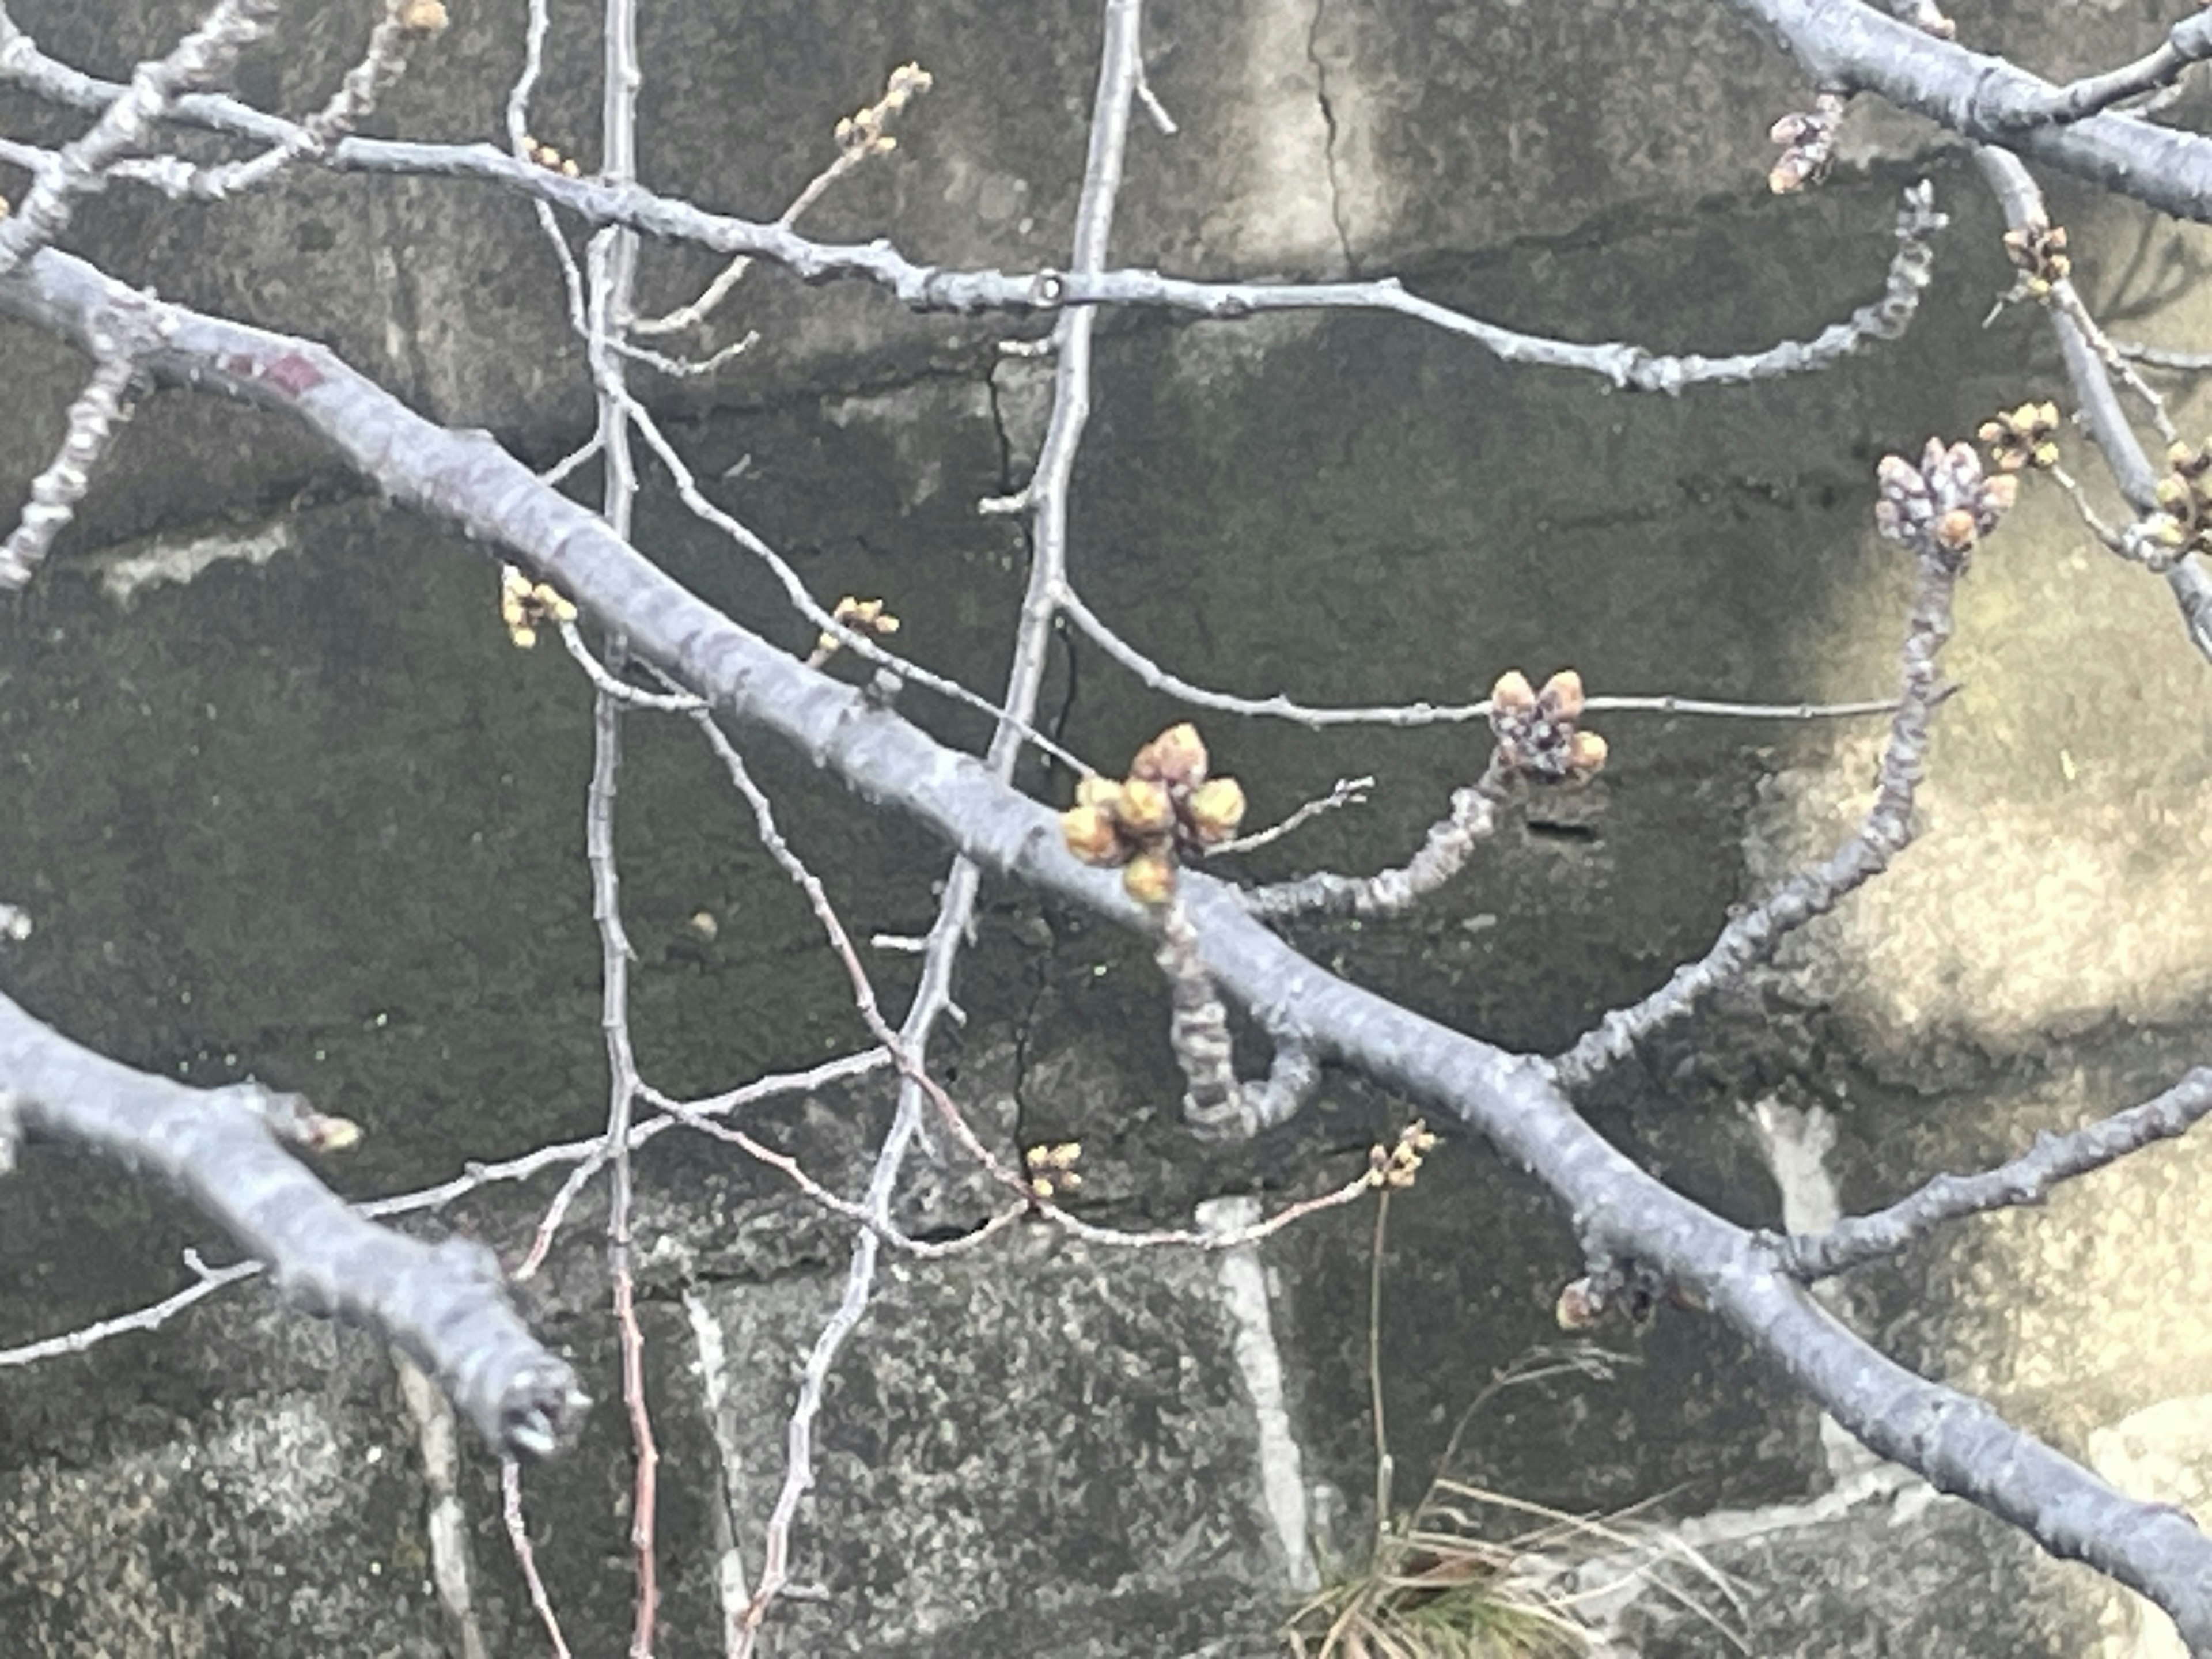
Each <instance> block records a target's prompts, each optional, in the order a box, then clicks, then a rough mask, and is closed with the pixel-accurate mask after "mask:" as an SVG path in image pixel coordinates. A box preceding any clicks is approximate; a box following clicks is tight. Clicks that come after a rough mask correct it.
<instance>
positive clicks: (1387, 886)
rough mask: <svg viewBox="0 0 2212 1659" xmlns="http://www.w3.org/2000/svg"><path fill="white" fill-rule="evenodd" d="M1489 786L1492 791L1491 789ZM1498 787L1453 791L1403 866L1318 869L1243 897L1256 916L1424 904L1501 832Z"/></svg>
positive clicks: (1396, 909)
mask: <svg viewBox="0 0 2212 1659" xmlns="http://www.w3.org/2000/svg"><path fill="white" fill-rule="evenodd" d="M1486 786H1487V787H1486ZM1497 801H1498V783H1497V781H1494V780H1490V779H1487V778H1486V781H1485V782H1484V783H1473V784H1469V785H1468V786H1467V787H1464V788H1462V789H1455V790H1453V791H1452V798H1451V811H1449V812H1448V813H1446V814H1445V815H1444V816H1443V817H1441V818H1439V819H1437V822H1436V823H1433V824H1431V825H1430V826H1429V833H1428V837H1427V839H1426V840H1425V841H1424V842H1422V843H1421V850H1420V851H1419V852H1418V853H1416V854H1413V858H1412V859H1411V860H1409V861H1408V862H1407V863H1406V864H1405V865H1404V866H1401V867H1400V868H1398V869H1395V870H1385V871H1383V872H1380V873H1379V874H1376V875H1372V876H1340V875H1337V874H1334V873H1333V872H1329V871H1326V870H1323V871H1317V872H1315V873H1314V874H1312V875H1310V876H1301V877H1299V878H1297V880H1295V881H1285V882H1278V883H1276V884H1274V885H1273V886H1269V887H1255V888H1253V889H1251V890H1249V891H1248V892H1246V893H1245V894H1244V895H1243V899H1244V908H1246V909H1248V910H1249V911H1250V912H1251V913H1252V914H1253V915H1255V916H1264V917H1267V918H1268V919H1269V920H1271V921H1279V920H1282V919H1285V918H1287V917H1290V916H1299V915H1330V916H1390V915H1401V914H1402V913H1403V912H1405V911H1407V910H1410V909H1411V908H1413V906H1414V905H1415V904H1417V903H1419V902H1420V901H1421V900H1422V899H1423V898H1425V897H1426V896H1428V895H1429V894H1431V893H1433V892H1435V891H1436V890H1437V889H1438V888H1439V887H1442V886H1443V884H1445V883H1446V882H1448V881H1449V880H1450V879H1451V878H1453V877H1454V876H1455V875H1457V874H1458V873H1459V872H1460V871H1461V870H1462V869H1463V868H1464V867H1465V866H1466V864H1467V861H1468V859H1470V858H1472V857H1473V856H1474V849H1475V847H1476V846H1477V844H1479V843H1480V842H1484V841H1486V840H1488V839H1489V838H1490V835H1491V832H1492V830H1493V829H1496V828H1497V821H1498V814H1497Z"/></svg>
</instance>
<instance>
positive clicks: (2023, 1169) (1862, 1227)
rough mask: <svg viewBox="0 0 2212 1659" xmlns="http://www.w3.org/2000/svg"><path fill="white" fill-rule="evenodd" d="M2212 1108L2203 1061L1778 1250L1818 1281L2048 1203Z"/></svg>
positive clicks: (1787, 1268) (1793, 1271) (1793, 1267)
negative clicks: (2115, 1107)
mask: <svg viewBox="0 0 2212 1659" xmlns="http://www.w3.org/2000/svg"><path fill="white" fill-rule="evenodd" d="M2208 1114H2212V1067H2207V1066H2198V1067H2197V1068H2196V1069H2195V1070H2194V1071H2192V1072H2191V1073H2189V1074H2188V1075H2187V1076H2185V1077H2184V1078H2183V1079H2181V1081H2180V1082H2179V1083H2177V1084H2175V1085H2173V1087H2172V1088H2171V1089H2168V1090H2167V1091H2166V1092H2165V1093H2164V1094H2162V1095H2160V1096H2159V1097H2157V1098H2155V1099H2154V1100H2147V1101H2145V1102H2143V1103H2142V1105H2140V1106H2130V1107H2129V1108H2128V1109H2126V1110H2125V1111H2121V1112H2115V1113H2113V1114H2112V1115H2111V1116H2110V1117H2107V1118H2103V1119H2100V1121H2097V1122H2095V1123H2091V1124H2088V1125H2086V1126H2085V1127H2081V1128H2079V1129H2076V1130H2075V1131H2073V1132H2072V1133H2070V1134H2063V1135H2053V1134H2049V1133H2045V1134H2039V1135H2038V1136H2037V1137H2036V1138H2035V1145H2034V1146H2033V1148H2032V1149H2030V1150H2029V1151H2027V1152H2023V1153H2021V1155H2020V1156H2019V1157H2018V1158H2014V1159H2013V1160H2012V1161H2011V1162H2010V1163H2008V1164H1999V1165H1998V1166H1997V1167H1996V1169H1994V1170H1984V1171H1983V1172H1982V1173H1981V1174H1979V1175H1971V1176H1958V1175H1940V1176H1936V1178H1935V1179H1934V1180H1932V1181H1930V1182H1928V1183H1927V1184H1926V1185H1925V1186H1923V1187H1922V1188H1920V1189H1919V1190H1918V1191H1917V1192H1916V1193H1914V1194H1911V1196H1910V1197H1908V1198H1903V1199H1899V1200H1898V1201H1897V1202H1896V1203H1894V1204H1893V1205H1891V1206H1889V1207H1888V1208H1887V1209H1886V1210H1877V1211H1875V1212H1874V1213H1873V1214H1871V1215H1862V1216H1852V1217H1850V1218H1847V1219H1845V1220H1843V1221H1839V1222H1838V1223H1837V1224H1836V1225H1834V1226H1833V1227H1831V1228H1830V1229H1829V1230H1828V1231H1826V1232H1824V1233H1815V1234H1804V1233H1799V1234H1796V1235H1793V1236H1792V1237H1788V1238H1785V1239H1783V1240H1781V1241H1779V1243H1778V1244H1777V1246H1776V1249H1778V1252H1779V1254H1780V1259H1781V1262H1782V1266H1783V1269H1784V1272H1786V1273H1790V1275H1791V1276H1792V1277H1793V1278H1796V1279H1804V1280H1808V1281H1810V1280H1812V1279H1826V1278H1827V1277H1829V1276H1830V1275H1832V1274H1834V1273H1845V1272H1848V1271H1849V1270H1850V1269H1851V1268H1853V1267H1858V1266H1860V1265H1862V1264H1863V1263H1865V1262H1869V1261H1876V1260H1878V1259H1880V1258H1881V1257H1882V1256H1886V1255H1895V1254H1897V1252H1898V1251H1899V1250H1901V1249H1905V1246H1906V1245H1908V1244H1910V1243H1912V1242H1913V1241H1914V1240H1916V1239H1919V1238H1924V1237H1927V1236H1928V1235H1929V1233H1932V1232H1934V1231H1936V1229H1937V1228H1938V1227H1941V1226H1943V1225H1945V1224H1947V1223H1948V1222H1953V1221H1958V1220H1961V1219H1963V1218H1966V1217H1967V1216H1972V1215H1984V1214H1986V1213H1988V1212H1990V1211H1991V1210H1996V1209H2003V1208H2007V1207H2009V1206H2017V1205H2022V1204H2040V1203H2042V1202H2043V1200H2045V1198H2046V1197H2048V1196H2049V1195H2050V1193H2051V1188H2053V1187H2056V1186H2057V1185H2058V1183H2059V1182H2062V1181H2069V1180H2071V1179H2073V1178H2074V1177H2075V1176H2082V1175H2087V1174H2088V1173H2090V1171H2092V1170H2101V1169H2103V1168H2104V1167H2105V1166H2106V1164H2117V1163H2118V1161H2119V1160H2120V1159H2122V1158H2125V1157H2127V1156H2128V1154H2129V1153H2130V1152H2140V1151H2141V1150H2142V1148H2144V1147H2146V1146H2154V1145H2155V1144H2156V1143H2157V1142H2159V1141H2161V1140H2172V1139H2178V1138H2179V1137H2180V1136H2182V1135H2185V1134H2187V1133H2189V1131H2190V1130H2191V1129H2192V1128H2193V1127H2196V1125H2197V1121H2199V1120H2200V1119H2202V1118H2203V1117H2204V1116H2206V1115H2208Z"/></svg>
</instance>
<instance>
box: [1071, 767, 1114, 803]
mask: <svg viewBox="0 0 2212 1659" xmlns="http://www.w3.org/2000/svg"><path fill="white" fill-rule="evenodd" d="M1075 804H1076V805H1078V806H1095V807H1097V809H1098V810H1099V811H1102V812H1111V811H1114V810H1115V807H1116V806H1118V805H1120V804H1121V781H1120V780H1119V779H1115V778H1109V777H1106V776H1104V775H1098V774H1094V775H1091V776H1090V777H1087V778H1084V779H1082V780H1080V781H1079V782H1078V783H1077V784H1076V786H1075Z"/></svg>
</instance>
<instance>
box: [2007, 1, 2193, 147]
mask: <svg viewBox="0 0 2212 1659" xmlns="http://www.w3.org/2000/svg"><path fill="white" fill-rule="evenodd" d="M2206 58H2212V15H2207V14H2205V13H2203V12H2201V11H2200V12H2197V13H2195V14H2192V15H2190V16H2187V17H2185V18H2183V19H2182V20H2181V21H2179V23H2176V24H2175V25H2174V26H2173V27H2172V28H2171V29H2169V30H2167V31H2166V39H2165V40H2163V41H2161V42H2160V44H2159V46H2158V47H2157V48H2156V50H2154V51H2152V52H2147V53H2145V54H2144V55H2143V56H2142V57H2141V58H2136V60H2135V62H2133V63H2132V64H2121V65H2120V66H2119V67H2118V69H2112V70H2106V71H2105V72H2104V73H2103V74H2101V75H2087V76H2082V77H2081V79H2080V80H2078V81H2069V82H2067V83H2066V84H2065V85H2064V86H2063V87H2052V88H2050V89H2049V90H2048V91H2047V92H2045V93H2043V94H2040V95H2029V94H2026V93H2025V91H2024V90H2023V91H2022V93H2021V95H2020V96H2017V97H2015V98H2014V99H2013V100H2010V101H2008V102H2006V103H2004V104H2002V105H2000V106H1997V107H1996V109H1994V110H1993V111H1992V112H1991V118H1992V119H1994V120H1995V121H1996V122H1997V123H1998V125H2001V126H2005V127H2009V128H2012V129H2015V130H2018V129H2021V128H2023V127H2036V126H2046V125H2051V126H2057V125H2065V124H2067V123H2069V122H2074V121H2085V120H2087V119H2088V118H2089V117H2091V116H2093V115H2097V114H2100V113H2102V112H2104V111H2106V110H2108V109H2111V108H2112V106H2114V105H2116V104H2122V103H2125V102H2126V101H2127V100H2129V99H2130V98H2140V97H2142V95H2143V94H2146V93H2152V92H2156V91H2159V90H2160V88H2165V87H2170V86H2172V84H2173V83H2174V82H2176V81H2178V80H2179V79H2180V78H2181V76H2182V72H2183V71H2184V70H2186V69H2188V67H2189V66H2190V65H2191V64H2201V63H2203V61H2204V60H2205V59H2206Z"/></svg>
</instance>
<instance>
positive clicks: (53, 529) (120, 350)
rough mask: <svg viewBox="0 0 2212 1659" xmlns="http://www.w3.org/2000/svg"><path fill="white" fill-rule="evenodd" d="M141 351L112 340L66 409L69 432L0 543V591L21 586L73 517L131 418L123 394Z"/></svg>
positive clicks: (135, 368)
mask: <svg viewBox="0 0 2212 1659" xmlns="http://www.w3.org/2000/svg"><path fill="white" fill-rule="evenodd" d="M139 356H140V353H139V351H138V350H134V349H131V348H129V347H126V346H125V345H124V344H122V343H119V342H118V343H115V345H114V347H113V349H112V350H110V351H109V352H107V353H106V354H104V355H102V356H100V359H99V362H98V365H97V366H96V367H95V368H94V369H93V372H92V379H91V380H89V381H88V383H87V384H86V386H85V388H84V390H83V391H82V392H79V393H78V394H77V398H76V402H74V403H72V404H70V407H69V416H68V421H69V430H68V432H67V433H66V434H65V435H64V437H63V439H62V444H61V449H60V451H59V453H57V454H56V455H55V457H54V459H53V460H52V463H51V464H50V465H48V466H47V467H46V471H43V472H41V473H40V474H39V476H38V477H36V478H34V479H33V480H32V481H31V499H30V500H29V501H27V502H26V503H24V507H23V516H22V518H21V520H20V521H19V522H18V523H17V524H16V526H15V530H14V532H12V533H11V534H10V535H9V538H8V540H7V542H6V544H4V545H0V590H6V589H9V588H19V587H21V586H23V585H24V584H25V583H27V582H28V581H29V580H31V578H32V576H33V574H36V573H37V570H38V568H39V566H40V564H42V563H43V562H45V560H46V555H47V554H48V553H49V552H50V551H52V549H53V544H54V538H55V537H57V536H58V535H60V534H61V532H62V527H63V526H64V525H66V524H68V523H69V521H70V520H71V519H73V518H75V517H76V507H77V503H78V502H79V501H82V500H83V499H84V497H85V492H86V491H87V490H88V489H91V488H92V476H93V473H94V471H95V470H96V469H97V468H98V467H99V465H100V462H101V461H103V460H105V459H106V457H107V453H108V451H109V450H110V449H111V448H112V447H113V445H114V442H115V435H116V433H117V432H118V430H119V429H120V428H121V427H122V425H123V422H125V421H127V420H129V419H130V418H131V405H130V403H129V401H128V396H129V392H130V390H131V380H132V378H133V377H134V376H135V375H136V374H137V372H138V362H139Z"/></svg>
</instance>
